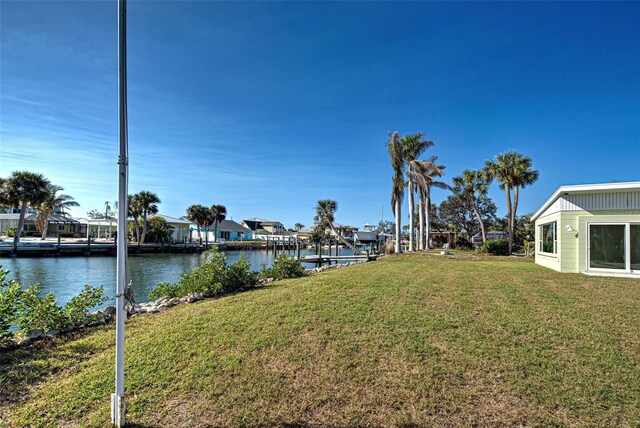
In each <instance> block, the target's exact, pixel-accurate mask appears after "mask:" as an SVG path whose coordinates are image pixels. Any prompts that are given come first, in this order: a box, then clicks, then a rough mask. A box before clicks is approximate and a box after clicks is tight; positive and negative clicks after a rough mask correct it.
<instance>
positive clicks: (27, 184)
mask: <svg viewBox="0 0 640 428" xmlns="http://www.w3.org/2000/svg"><path fill="white" fill-rule="evenodd" d="M50 184H51V183H50V182H49V180H47V179H46V178H44V176H43V175H42V174H36V173H34V172H28V171H14V172H13V173H12V174H11V175H10V176H9V178H8V179H6V180H4V182H3V183H2V189H0V193H2V195H3V196H2V198H3V199H4V200H5V201H7V202H9V204H10V205H13V207H14V208H20V216H19V217H18V229H17V230H16V236H15V237H14V238H13V254H15V253H16V252H17V251H18V242H20V235H21V234H22V230H23V229H24V217H25V214H26V212H27V208H28V207H29V206H37V205H38V204H39V203H40V202H41V201H42V200H43V199H44V198H45V197H46V195H47V189H48V186H49V185H50Z"/></svg>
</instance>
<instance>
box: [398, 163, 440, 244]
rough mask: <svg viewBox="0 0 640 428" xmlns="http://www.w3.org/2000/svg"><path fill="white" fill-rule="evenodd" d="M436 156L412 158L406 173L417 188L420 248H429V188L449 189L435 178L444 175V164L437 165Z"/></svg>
mask: <svg viewBox="0 0 640 428" xmlns="http://www.w3.org/2000/svg"><path fill="white" fill-rule="evenodd" d="M437 160H438V157H437V156H431V158H429V160H419V161H418V160H414V161H412V162H411V164H412V170H411V171H407V175H409V177H410V178H412V179H413V180H414V182H415V183H416V187H417V188H418V208H419V219H418V222H419V223H420V242H419V244H420V249H421V250H426V249H428V248H429V231H430V229H431V220H430V219H431V189H432V188H434V187H436V188H440V189H447V190H450V189H451V187H450V186H449V185H448V184H447V183H445V182H444V181H439V180H436V179H435V178H436V177H442V176H443V175H444V169H445V165H438V164H436V161H437Z"/></svg>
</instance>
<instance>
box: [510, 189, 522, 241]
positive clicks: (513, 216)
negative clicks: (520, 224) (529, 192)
mask: <svg viewBox="0 0 640 428" xmlns="http://www.w3.org/2000/svg"><path fill="white" fill-rule="evenodd" d="M519 191H520V187H519V186H515V187H514V188H513V207H512V208H511V243H512V245H513V243H515V240H516V215H517V210H518V196H519V193H520V192H519Z"/></svg>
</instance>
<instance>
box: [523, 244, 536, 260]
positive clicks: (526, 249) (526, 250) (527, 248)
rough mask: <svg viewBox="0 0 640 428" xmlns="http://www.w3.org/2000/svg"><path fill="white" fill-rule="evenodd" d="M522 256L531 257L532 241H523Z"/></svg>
mask: <svg viewBox="0 0 640 428" xmlns="http://www.w3.org/2000/svg"><path fill="white" fill-rule="evenodd" d="M523 250H524V255H525V256H526V257H533V253H534V250H535V245H534V242H533V241H524V245H523Z"/></svg>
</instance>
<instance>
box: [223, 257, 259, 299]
mask: <svg viewBox="0 0 640 428" xmlns="http://www.w3.org/2000/svg"><path fill="white" fill-rule="evenodd" d="M250 269H251V265H250V264H249V261H248V260H247V258H246V257H245V256H244V254H242V255H240V259H239V260H238V261H237V262H235V263H234V264H232V265H231V266H229V267H228V268H227V272H226V277H225V281H224V286H223V291H225V292H231V291H236V290H238V289H239V288H243V287H253V286H254V285H255V284H256V281H257V279H258V274H257V273H256V272H251V270H250Z"/></svg>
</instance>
